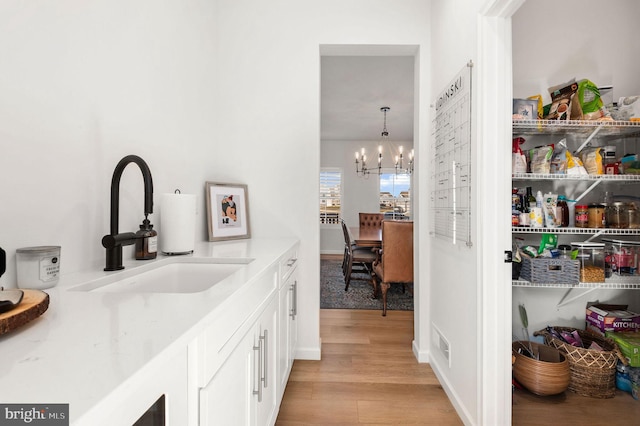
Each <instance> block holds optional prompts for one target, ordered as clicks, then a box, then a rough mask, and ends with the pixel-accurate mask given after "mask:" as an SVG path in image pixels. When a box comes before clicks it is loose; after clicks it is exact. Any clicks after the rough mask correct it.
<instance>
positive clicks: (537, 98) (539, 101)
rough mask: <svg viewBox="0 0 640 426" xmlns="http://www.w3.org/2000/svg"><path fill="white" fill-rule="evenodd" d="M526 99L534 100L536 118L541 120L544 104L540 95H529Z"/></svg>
mask: <svg viewBox="0 0 640 426" xmlns="http://www.w3.org/2000/svg"><path fill="white" fill-rule="evenodd" d="M527 99H529V100H532V101H536V112H537V113H538V119H540V120H542V118H543V117H544V104H543V103H542V95H534V96H529V97H528V98H527Z"/></svg>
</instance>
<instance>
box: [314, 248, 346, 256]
mask: <svg viewBox="0 0 640 426" xmlns="http://www.w3.org/2000/svg"><path fill="white" fill-rule="evenodd" d="M323 254H329V255H334V254H337V255H339V256H342V255H343V254H344V249H343V250H320V255H323Z"/></svg>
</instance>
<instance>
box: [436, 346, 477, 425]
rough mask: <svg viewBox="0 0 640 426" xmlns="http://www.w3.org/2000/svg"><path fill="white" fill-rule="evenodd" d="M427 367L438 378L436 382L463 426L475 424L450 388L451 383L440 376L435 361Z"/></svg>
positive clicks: (439, 367) (440, 366)
mask: <svg viewBox="0 0 640 426" xmlns="http://www.w3.org/2000/svg"><path fill="white" fill-rule="evenodd" d="M429 365H430V366H431V369H432V370H433V372H434V374H435V375H436V377H437V378H438V382H440V386H442V389H444V391H445V393H446V394H447V396H448V397H449V401H450V402H451V404H452V405H453V408H455V410H456V413H458V416H460V419H461V420H462V422H463V423H464V424H465V425H474V424H476V423H475V422H474V421H473V419H474V416H471V415H470V413H469V412H468V411H467V410H466V407H465V406H464V405H463V404H462V400H461V399H460V396H459V395H458V394H457V393H456V392H455V390H454V389H453V387H452V386H451V383H449V381H447V379H446V377H445V376H443V375H442V374H440V372H441V368H442V365H441V364H438V360H437V359H433V360H432V361H431V362H430V363H429Z"/></svg>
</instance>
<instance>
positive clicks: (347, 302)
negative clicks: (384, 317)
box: [320, 259, 413, 311]
mask: <svg viewBox="0 0 640 426" xmlns="http://www.w3.org/2000/svg"><path fill="white" fill-rule="evenodd" d="M369 278H370V277H369V275H367V274H364V273H355V274H353V276H352V278H351V282H350V283H349V290H348V291H344V286H345V283H344V276H343V275H342V260H333V259H331V260H329V259H322V260H321V261H320V308H321V309H380V310H381V311H382V295H379V296H378V298H377V299H374V298H373V287H372V286H371V283H370V282H369V281H368V280H369ZM387 310H391V311H393V310H396V311H412V310H413V295H412V294H411V293H410V292H409V291H408V290H407V291H405V292H404V293H403V292H402V286H401V285H399V284H398V285H395V284H394V285H391V288H390V289H389V291H388V292H387Z"/></svg>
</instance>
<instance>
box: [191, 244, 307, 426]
mask: <svg viewBox="0 0 640 426" xmlns="http://www.w3.org/2000/svg"><path fill="white" fill-rule="evenodd" d="M297 259H298V258H297V245H296V246H295V247H293V248H292V249H291V250H289V251H287V252H286V253H285V254H283V255H282V256H281V257H280V260H279V261H278V262H275V263H274V264H273V265H271V266H270V267H269V268H267V270H266V271H264V272H263V273H262V274H261V275H260V277H258V278H257V279H255V280H254V281H253V282H252V283H251V284H250V285H248V286H247V287H246V288H245V289H243V291H242V292H239V293H238V294H237V295H236V296H235V297H234V299H233V300H230V301H229V303H227V304H226V305H225V306H224V308H223V309H221V310H220V312H219V313H218V315H216V316H215V318H213V319H212V320H211V323H210V326H209V327H207V328H206V330H205V331H204V332H203V333H202V335H201V336H200V337H199V338H198V339H196V340H195V341H194V342H193V343H192V344H191V345H190V349H189V350H190V354H191V355H190V362H191V364H192V365H191V366H190V377H192V381H193V382H194V383H195V385H194V386H192V387H191V389H192V390H191V393H190V395H193V396H192V398H194V399H196V400H197V401H198V404H197V406H196V404H192V405H191V406H190V407H191V410H196V411H197V412H198V415H197V421H194V422H192V423H193V424H198V425H203V426H204V425H226V424H233V425H251V426H257V425H260V426H262V425H273V424H275V420H276V418H277V414H278V408H279V406H280V402H281V401H282V395H283V394H284V389H285V387H286V385H287V381H288V378H289V373H290V372H291V367H292V365H293V358H294V356H295V348H296V341H297V320H296V315H297V283H298V278H297V277H298V273H297V268H296V267H297Z"/></svg>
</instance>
